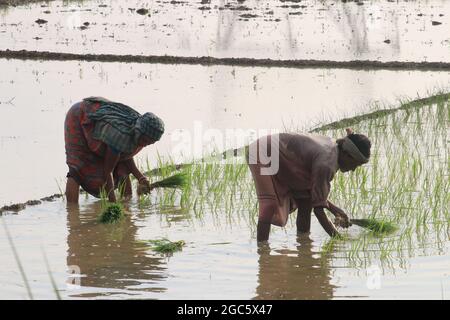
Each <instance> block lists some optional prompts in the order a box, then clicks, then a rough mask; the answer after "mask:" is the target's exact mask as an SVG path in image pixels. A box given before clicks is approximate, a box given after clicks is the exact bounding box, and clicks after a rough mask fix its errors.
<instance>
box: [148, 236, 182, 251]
mask: <svg viewBox="0 0 450 320" xmlns="http://www.w3.org/2000/svg"><path fill="white" fill-rule="evenodd" d="M148 242H149V243H151V244H153V247H152V249H153V250H155V251H157V252H161V253H173V252H175V251H180V250H181V249H182V248H183V246H184V245H185V242H184V241H183V240H180V241H173V242H172V241H170V240H169V239H166V238H164V239H159V240H148Z"/></svg>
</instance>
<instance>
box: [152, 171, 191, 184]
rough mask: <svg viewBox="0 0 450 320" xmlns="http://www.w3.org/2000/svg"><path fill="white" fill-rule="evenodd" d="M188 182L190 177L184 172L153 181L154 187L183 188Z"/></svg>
mask: <svg viewBox="0 0 450 320" xmlns="http://www.w3.org/2000/svg"><path fill="white" fill-rule="evenodd" d="M187 183H188V177H187V175H186V174H184V173H177V174H174V175H173V176H171V177H168V178H165V179H163V180H160V181H157V182H154V183H152V187H153V188H182V187H184V186H186V185H187Z"/></svg>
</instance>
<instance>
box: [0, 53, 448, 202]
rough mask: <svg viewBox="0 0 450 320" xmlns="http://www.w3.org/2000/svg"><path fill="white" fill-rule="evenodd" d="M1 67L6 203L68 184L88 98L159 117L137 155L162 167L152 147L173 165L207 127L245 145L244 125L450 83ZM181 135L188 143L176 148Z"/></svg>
mask: <svg viewBox="0 0 450 320" xmlns="http://www.w3.org/2000/svg"><path fill="white" fill-rule="evenodd" d="M0 69H1V70H2V74H1V75H0V102H1V104H0V152H1V154H2V159H1V167H2V180H3V181H8V183H7V184H1V186H0V207H1V206H3V205H7V204H10V203H17V202H25V201H27V200H30V199H39V198H41V197H44V196H48V195H50V194H54V193H56V192H58V191H59V189H58V184H59V185H60V186H61V187H64V178H65V175H66V171H67V168H66V164H65V152H64V139H63V137H64V132H63V130H64V128H63V122H64V117H65V113H66V112H67V110H68V109H69V108H70V106H71V105H72V104H74V103H75V102H77V101H79V100H80V99H82V98H84V97H88V96H92V95H94V96H104V97H108V98H109V99H113V100H117V101H122V102H124V103H127V104H130V105H132V106H133V107H135V108H136V109H137V110H138V111H140V112H145V111H146V110H151V111H152V112H154V113H155V114H157V115H159V116H160V117H162V119H164V121H165V123H166V127H167V130H166V134H165V135H164V136H163V138H162V139H161V141H160V142H158V144H156V145H154V146H151V147H148V148H145V149H144V150H143V152H141V153H140V154H139V155H138V157H137V158H138V159H139V161H141V162H146V160H147V159H148V161H150V162H151V163H152V164H156V160H155V158H156V157H155V153H156V152H159V153H160V154H161V156H168V155H170V156H171V157H172V158H173V159H174V160H175V161H177V162H186V161H188V160H190V159H191V158H192V157H199V156H201V155H202V154H203V153H207V152H208V150H209V149H208V148H209V147H208V145H209V144H211V143H212V142H214V141H213V137H211V131H208V130H211V129H218V130H219V133H220V134H221V135H222V136H223V139H219V141H216V145H218V146H219V149H225V148H226V147H228V148H230V147H240V146H242V145H243V144H244V143H245V142H242V141H240V140H239V139H237V137H238V133H239V130H247V129H261V130H260V131H259V132H258V133H259V134H265V133H264V132H263V131H264V130H266V132H269V130H272V129H276V130H284V129H285V128H287V129H296V130H297V129H311V128H312V127H314V126H315V125H317V124H318V123H322V122H329V121H333V120H337V119H340V118H342V117H344V116H349V115H352V114H355V113H360V112H362V111H364V110H367V108H368V105H379V106H380V107H386V108H389V107H390V106H391V105H392V106H397V105H396V104H397V103H398V100H399V99H402V98H408V97H416V96H421V97H425V96H427V95H428V94H429V93H430V92H433V91H436V90H438V89H443V88H447V87H449V86H450V73H449V72H447V71H445V72H424V71H384V70H378V71H353V70H344V69H326V70H324V69H289V68H261V67H254V68H252V67H231V66H210V67H204V66H190V65H174V66H173V65H158V64H125V63H96V62H76V61H67V62H55V61H52V62H50V61H48V62H45V61H42V62H35V61H21V60H5V59H0ZM118 74H120V77H117V76H116V75H118ZM173 92H177V94H173ZM229 130H231V134H227V131H229ZM183 133H184V134H186V133H189V136H190V137H192V139H191V141H190V142H191V143H190V144H188V145H187V147H186V145H185V147H186V148H182V149H181V150H180V148H179V144H180V142H183V141H184V140H182V139H181V138H180V137H181V136H180V135H181V134H183ZM246 135H247V133H246ZM198 140H200V143H197V144H196V141H198ZM225 140H226V141H225ZM188 142H189V141H188ZM220 142H221V143H222V146H220V145H219V143H220ZM198 145H204V148H198ZM36 182H39V183H36ZM18 190H19V192H18Z"/></svg>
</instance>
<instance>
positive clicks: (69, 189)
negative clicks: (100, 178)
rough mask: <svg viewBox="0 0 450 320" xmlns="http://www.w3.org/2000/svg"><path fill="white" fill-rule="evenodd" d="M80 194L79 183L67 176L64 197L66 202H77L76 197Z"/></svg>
mask: <svg viewBox="0 0 450 320" xmlns="http://www.w3.org/2000/svg"><path fill="white" fill-rule="evenodd" d="M79 195H80V185H79V184H78V182H76V181H75V179H73V178H70V177H69V178H67V183H66V198H67V202H70V203H78V197H79Z"/></svg>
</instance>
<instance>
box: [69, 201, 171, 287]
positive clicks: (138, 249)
mask: <svg viewBox="0 0 450 320" xmlns="http://www.w3.org/2000/svg"><path fill="white" fill-rule="evenodd" d="M98 212H100V203H99V202H96V203H92V204H89V205H87V206H86V207H83V208H82V210H80V208H79V207H78V206H77V205H74V206H68V208H67V217H68V218H67V223H68V232H69V234H68V236H67V243H68V252H67V265H68V269H69V270H74V269H77V268H79V270H80V274H81V275H82V277H81V279H80V280H81V284H80V285H81V287H82V290H83V289H85V288H84V287H91V288H108V289H112V290H111V291H116V292H117V289H121V290H126V291H127V292H126V293H127V294H133V292H132V291H146V292H148V291H150V292H162V291H165V288H161V287H158V286H157V284H158V283H159V282H160V281H161V280H163V279H164V278H165V275H164V270H165V267H164V266H163V265H162V263H163V261H161V260H162V259H161V258H155V257H150V256H149V255H148V253H147V250H146V248H145V246H143V245H142V244H139V242H137V239H136V233H137V230H138V228H137V227H136V226H135V225H134V223H133V221H132V220H131V219H130V216H128V215H127V216H126V218H125V219H124V220H123V221H122V222H119V223H116V224H112V225H105V224H100V223H98V222H97V221H96V219H97V216H98ZM73 266H76V267H75V268H74V267H73ZM88 291H89V292H91V289H89V290H88ZM99 291H100V290H98V291H94V292H92V293H89V294H88V295H86V294H83V296H97V295H99ZM102 291H103V290H102ZM130 291H131V292H130ZM78 293H79V292H77V291H74V294H75V295H76V294H78ZM136 294H138V293H137V292H136Z"/></svg>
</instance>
